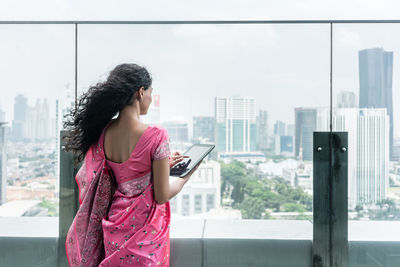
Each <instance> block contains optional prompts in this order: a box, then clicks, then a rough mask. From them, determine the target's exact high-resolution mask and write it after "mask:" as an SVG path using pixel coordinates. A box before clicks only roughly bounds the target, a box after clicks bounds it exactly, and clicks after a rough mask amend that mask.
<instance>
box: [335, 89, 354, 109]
mask: <svg viewBox="0 0 400 267" xmlns="http://www.w3.org/2000/svg"><path fill="white" fill-rule="evenodd" d="M336 106H337V107H338V108H355V107H356V94H355V93H354V92H350V91H341V92H339V93H338V94H337V103H336Z"/></svg>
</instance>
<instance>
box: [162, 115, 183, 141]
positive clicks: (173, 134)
mask: <svg viewBox="0 0 400 267" xmlns="http://www.w3.org/2000/svg"><path fill="white" fill-rule="evenodd" d="M162 126H163V127H164V128H165V129H166V130H167V132H168V137H169V139H170V141H171V142H177V143H182V142H183V143H185V142H189V126H188V123H187V122H186V121H184V120H183V119H174V120H171V121H166V122H163V124H162Z"/></svg>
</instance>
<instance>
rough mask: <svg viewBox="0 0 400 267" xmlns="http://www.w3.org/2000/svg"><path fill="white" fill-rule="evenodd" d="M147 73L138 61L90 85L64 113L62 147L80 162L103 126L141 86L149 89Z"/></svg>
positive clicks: (113, 71) (129, 101) (129, 100)
mask: <svg viewBox="0 0 400 267" xmlns="http://www.w3.org/2000/svg"><path fill="white" fill-rule="evenodd" d="M151 84H152V78H151V75H150V73H149V72H148V71H147V70H146V69H145V68H144V67H141V66H139V65H137V64H121V65H118V66H116V67H115V68H114V69H113V70H112V71H111V72H110V75H109V76H108V78H107V80H106V81H105V82H99V83H97V84H96V85H94V86H91V87H90V88H89V90H88V91H87V92H86V93H84V94H83V95H82V96H81V97H80V99H79V101H78V105H77V106H76V108H75V109H72V110H71V112H70V113H69V114H67V115H66V121H65V122H64V128H65V130H66V131H67V133H66V135H65V136H64V140H65V150H66V151H72V152H74V154H75V155H76V156H77V158H76V162H80V161H82V160H83V158H84V157H85V155H86V152H87V151H88V150H89V148H90V146H91V145H93V144H94V143H96V142H97V140H98V139H99V137H100V134H101V132H102V130H103V128H104V127H105V126H106V125H107V123H108V122H109V121H110V120H111V119H112V118H113V117H114V116H115V115H116V114H117V113H118V112H120V111H121V110H122V109H123V108H124V107H125V106H127V105H131V104H132V97H133V95H134V94H135V92H137V91H138V90H139V89H140V88H141V87H144V89H145V90H147V89H149V87H150V86H151Z"/></svg>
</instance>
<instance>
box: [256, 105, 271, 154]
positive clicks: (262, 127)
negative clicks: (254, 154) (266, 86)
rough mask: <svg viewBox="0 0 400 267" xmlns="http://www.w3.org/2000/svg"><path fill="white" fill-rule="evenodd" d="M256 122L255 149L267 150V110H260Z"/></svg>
mask: <svg viewBox="0 0 400 267" xmlns="http://www.w3.org/2000/svg"><path fill="white" fill-rule="evenodd" d="M256 124H257V132H256V136H257V150H261V151H263V150H267V149H268V147H269V140H268V112H267V111H266V110H260V111H259V112H258V116H257V118H256Z"/></svg>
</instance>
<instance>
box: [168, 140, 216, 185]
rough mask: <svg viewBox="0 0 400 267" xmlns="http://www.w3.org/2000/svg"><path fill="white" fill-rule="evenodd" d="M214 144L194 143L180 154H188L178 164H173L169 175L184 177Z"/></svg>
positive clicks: (208, 152)
mask: <svg viewBox="0 0 400 267" xmlns="http://www.w3.org/2000/svg"><path fill="white" fill-rule="evenodd" d="M214 147H215V145H209V144H195V145H192V146H191V147H190V148H189V149H188V150H186V151H185V152H184V153H183V154H182V156H189V158H185V159H183V160H182V161H181V162H179V163H178V164H175V165H174V166H173V167H172V168H171V171H170V175H171V176H176V177H181V178H182V177H185V176H186V175H187V174H188V173H189V172H190V171H191V170H193V168H195V167H196V166H197V164H199V163H200V162H201V161H202V160H203V159H204V158H205V157H206V156H207V155H208V154H210V152H211V151H212V150H213V149H214Z"/></svg>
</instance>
